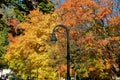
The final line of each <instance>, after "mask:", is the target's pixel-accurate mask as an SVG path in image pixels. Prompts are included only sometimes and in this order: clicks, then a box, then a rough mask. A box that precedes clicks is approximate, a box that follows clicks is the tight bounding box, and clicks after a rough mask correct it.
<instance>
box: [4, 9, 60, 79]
mask: <svg viewBox="0 0 120 80" xmlns="http://www.w3.org/2000/svg"><path fill="white" fill-rule="evenodd" d="M28 16H29V18H27V22H25V23H21V24H19V26H20V28H22V29H24V34H21V35H20V36H17V37H13V40H12V41H11V42H10V45H9V48H8V50H7V53H6V55H5V57H6V59H7V60H8V61H9V65H10V68H12V69H13V70H15V72H16V73H17V74H18V75H19V74H24V75H22V76H23V78H25V76H27V75H29V74H30V73H29V67H30V66H31V67H32V77H36V75H35V74H36V69H38V73H39V74H38V78H39V79H40V80H42V79H49V80H54V79H56V74H57V73H56V68H54V67H55V66H53V67H52V64H51V63H50V57H49V56H50V55H51V54H52V51H51V49H50V45H49V43H48V42H49V41H50V39H49V37H50V33H51V31H52V29H53V27H54V26H55V25H56V24H57V23H58V22H57V21H58V18H57V14H56V13H52V14H43V13H42V12H39V10H38V9H37V10H33V11H31V12H30V14H29V15H28ZM24 61H26V64H27V65H28V66H24V65H23V63H24ZM30 63H31V64H30ZM23 70H25V71H24V72H23ZM25 73H27V75H25ZM43 73H44V74H43ZM46 75H47V76H46Z"/></svg>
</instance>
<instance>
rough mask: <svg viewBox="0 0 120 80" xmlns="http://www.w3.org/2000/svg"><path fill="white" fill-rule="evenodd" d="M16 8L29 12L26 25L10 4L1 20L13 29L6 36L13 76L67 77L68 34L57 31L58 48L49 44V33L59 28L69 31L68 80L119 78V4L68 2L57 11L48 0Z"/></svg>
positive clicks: (93, 0) (98, 0)
mask: <svg viewBox="0 0 120 80" xmlns="http://www.w3.org/2000/svg"><path fill="white" fill-rule="evenodd" d="M8 1H9V0H8ZM11 1H12V0H11ZM13 1H15V0H13ZM58 1H59V0H58ZM3 3H4V2H3ZM15 3H16V1H15ZM20 3H21V4H26V3H29V5H27V4H26V5H21V7H23V8H22V10H21V11H22V12H26V11H24V10H27V11H28V15H27V17H26V15H25V16H24V20H25V21H26V22H20V21H23V20H22V19H23V18H22V17H19V18H17V17H18V16H20V14H19V15H17V16H16V15H13V13H14V11H15V9H16V8H15V9H13V7H14V6H12V8H9V9H8V8H7V6H8V5H9V4H8V3H7V4H5V5H3V6H4V7H6V9H7V10H10V11H11V13H9V15H7V16H4V15H3V18H5V19H8V18H6V17H8V16H11V15H13V17H12V18H10V19H8V20H5V22H6V23H7V22H8V23H9V26H10V27H11V29H12V30H11V31H10V33H9V34H8V37H9V40H10V44H9V47H8V48H7V52H6V54H5V59H6V61H8V63H9V65H10V68H11V69H13V70H14V72H15V73H16V74H17V75H21V76H22V78H24V79H26V78H27V76H30V73H31V75H32V77H36V73H37V71H38V78H39V80H43V79H48V80H58V76H59V78H60V77H66V70H67V68H66V65H65V64H66V32H65V31H64V30H63V29H61V28H58V30H57V32H56V34H57V37H58V42H57V43H56V44H52V43H51V42H50V35H51V32H52V30H53V28H54V27H55V26H56V25H57V24H59V23H61V24H64V25H66V26H67V27H68V28H69V29H70V43H71V54H70V55H71V76H74V73H75V74H76V73H77V76H78V77H84V78H92V79H93V78H96V79H97V80H107V79H108V80H110V79H113V78H115V77H116V76H119V75H120V74H119V73H120V53H119V51H120V27H119V26H120V15H119V3H117V0H66V1H65V3H64V4H63V5H61V7H60V8H59V9H58V8H57V9H56V10H55V11H54V7H53V4H51V2H50V1H48V0H44V1H39V0H36V1H32V0H23V1H22V2H20ZM38 8H39V9H38ZM19 9H20V8H19ZM12 10H13V11H12ZM51 11H54V12H51ZM3 12H5V11H3ZM18 12H19V10H18ZM45 12H47V13H45ZM10 14H11V15H10ZM23 15H24V14H22V16H23ZM14 16H15V17H14ZM16 18H17V19H16ZM19 20H20V21H19ZM5 31H6V30H5ZM61 33H62V34H61ZM64 34H65V35H64ZM5 35H6V34H5ZM5 39H6V38H5ZM3 42H4V40H3ZM52 45H53V46H52ZM24 63H25V64H26V65H27V66H25V64H24ZM31 64H32V65H31ZM43 73H44V74H43Z"/></svg>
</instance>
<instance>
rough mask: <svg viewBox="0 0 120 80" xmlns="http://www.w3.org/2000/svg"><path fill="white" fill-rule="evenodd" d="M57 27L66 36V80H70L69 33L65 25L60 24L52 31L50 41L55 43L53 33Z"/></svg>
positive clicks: (55, 39)
mask: <svg viewBox="0 0 120 80" xmlns="http://www.w3.org/2000/svg"><path fill="white" fill-rule="evenodd" d="M58 27H61V28H63V29H65V31H66V34H67V80H71V78H70V33H69V29H68V28H67V27H66V26H65V25H62V24H60V25H57V26H56V27H55V28H54V29H53V32H52V36H51V41H57V38H56V35H55V32H56V31H57V28H58Z"/></svg>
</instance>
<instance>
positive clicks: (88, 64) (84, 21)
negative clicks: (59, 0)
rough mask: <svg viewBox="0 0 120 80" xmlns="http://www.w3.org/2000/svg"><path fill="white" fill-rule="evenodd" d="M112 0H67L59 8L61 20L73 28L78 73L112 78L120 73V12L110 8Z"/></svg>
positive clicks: (74, 59) (73, 45) (73, 54)
mask: <svg viewBox="0 0 120 80" xmlns="http://www.w3.org/2000/svg"><path fill="white" fill-rule="evenodd" d="M112 3H114V4H115V2H114V1H112V0H110V1H109V0H108V1H105V2H104V1H103V0H100V1H99V2H98V1H93V0H71V1H69V0H67V1H66V2H65V3H64V4H63V5H62V6H61V8H60V10H58V11H60V16H61V22H62V23H63V24H66V25H68V27H69V28H70V29H71V39H72V44H71V45H72V49H71V53H72V54H71V56H72V57H71V58H72V61H71V62H72V64H74V69H75V70H76V72H77V73H78V75H81V76H83V77H96V78H97V79H111V77H110V76H114V75H117V73H119V71H116V70H118V69H119V65H118V64H119V62H118V60H119V57H118V55H120V54H119V50H120V47H119V46H120V37H119V36H120V35H119V31H118V30H120V29H119V24H120V23H119V17H120V16H119V15H117V14H115V12H114V9H113V8H111V7H114V5H113V4H112ZM114 14H115V15H114ZM114 20H115V21H114ZM113 26H114V27H113ZM72 36H73V37H72ZM115 45H116V48H115ZM91 73H92V74H91Z"/></svg>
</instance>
